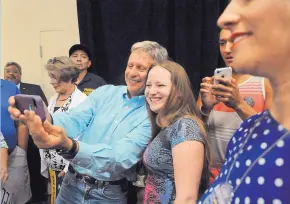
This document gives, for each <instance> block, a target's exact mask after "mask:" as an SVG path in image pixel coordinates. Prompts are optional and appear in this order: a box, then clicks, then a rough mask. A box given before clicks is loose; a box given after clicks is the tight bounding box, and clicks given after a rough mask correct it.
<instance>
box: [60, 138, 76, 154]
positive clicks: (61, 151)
mask: <svg viewBox="0 0 290 204" xmlns="http://www.w3.org/2000/svg"><path fill="white" fill-rule="evenodd" d="M69 139H70V140H71V141H72V144H73V145H72V148H71V149H70V150H64V149H58V150H56V152H57V153H58V154H59V155H60V156H62V157H63V158H65V159H73V158H74V157H75V156H76V154H77V142H76V141H75V140H74V139H71V138H69Z"/></svg>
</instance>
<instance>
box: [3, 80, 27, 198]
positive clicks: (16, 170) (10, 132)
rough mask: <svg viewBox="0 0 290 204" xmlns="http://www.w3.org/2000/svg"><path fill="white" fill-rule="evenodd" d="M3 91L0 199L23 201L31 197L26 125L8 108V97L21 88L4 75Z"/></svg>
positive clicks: (17, 92) (15, 93)
mask: <svg viewBox="0 0 290 204" xmlns="http://www.w3.org/2000/svg"><path fill="white" fill-rule="evenodd" d="M0 93H1V95H0V98H1V120H0V122H1V124H0V128H1V129H0V132H1V135H0V141H1V142H0V157H1V158H0V159H1V161H0V162H1V166H0V181H1V196H0V203H13V204H23V203H26V202H27V201H28V200H29V199H30V197H31V190H30V181H29V170H28V166H27V155H26V152H25V150H24V149H23V148H25V147H24V146H23V144H25V142H24V141H23V140H27V128H26V127H25V126H24V125H23V124H22V123H18V122H16V123H14V121H13V120H12V119H11V118H10V114H9V112H8V106H9V105H8V99H9V97H10V96H15V95H17V94H20V92H19V89H18V88H17V87H16V85H15V84H13V83H11V82H10V81H7V80H3V79H1V80H0Z"/></svg>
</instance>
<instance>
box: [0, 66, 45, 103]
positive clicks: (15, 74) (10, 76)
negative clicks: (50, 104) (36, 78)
mask: <svg viewBox="0 0 290 204" xmlns="http://www.w3.org/2000/svg"><path fill="white" fill-rule="evenodd" d="M21 77H22V68H21V66H20V65H19V64H18V63H16V62H7V63H6V65H5V67H4V79H5V80H8V81H11V82H13V83H14V84H16V86H17V87H18V89H19V90H20V92H21V93H22V94H28V95H38V96H40V97H41V98H42V100H43V101H44V103H45V104H46V105H47V99H46V97H45V95H44V93H43V91H42V89H41V87H40V86H39V85H36V84H29V83H24V82H22V81H21Z"/></svg>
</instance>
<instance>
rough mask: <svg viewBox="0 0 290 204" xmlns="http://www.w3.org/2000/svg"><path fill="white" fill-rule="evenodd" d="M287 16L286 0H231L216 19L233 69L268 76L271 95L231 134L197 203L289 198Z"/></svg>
mask: <svg viewBox="0 0 290 204" xmlns="http://www.w3.org/2000/svg"><path fill="white" fill-rule="evenodd" d="M289 19H290V1H289V0H275V1H273V0H251V1H249V0H232V1H231V2H230V4H229V5H228V7H227V8H226V10H225V11H224V13H223V14H222V16H221V17H220V19H219V21H218V24H219V26H220V27H222V28H223V29H228V30H230V31H231V32H232V35H231V39H230V40H231V41H232V42H233V46H232V54H233V57H234V62H233V66H232V67H233V69H234V70H235V71H236V72H238V73H243V74H251V75H258V76H263V77H268V78H269V80H270V82H271V84H272V86H273V93H274V100H273V103H272V105H271V106H270V108H269V110H266V111H264V112H262V113H260V114H258V115H255V116H252V117H250V118H248V119H247V120H245V121H244V123H243V124H242V125H241V126H240V128H239V129H238V130H237V132H236V133H235V134H234V135H233V137H232V138H231V141H230V142H229V144H228V148H227V154H226V158H225V163H224V165H223V167H222V169H221V173H220V175H219V176H218V178H217V180H216V181H215V182H214V183H213V185H212V186H211V187H210V188H209V189H208V191H207V192H206V193H205V195H204V196H203V197H202V198H201V200H200V202H199V203H204V204H207V203H210V204H212V203H245V204H248V203H258V204H263V203H267V204H268V203H273V204H279V203H290V177H289V172H290V159H289V149H290V132H289V128H290V108H289V101H290V91H289V90H290V80H289V78H290V71H289V69H290V60H289V53H290V20H289ZM220 81H223V80H220ZM212 89H215V90H216V89H218V86H216V85H213V86H212ZM229 91H230V88H229ZM215 95H216V96H217V98H223V97H224V96H225V95H221V94H219V93H218V91H216V94H215Z"/></svg>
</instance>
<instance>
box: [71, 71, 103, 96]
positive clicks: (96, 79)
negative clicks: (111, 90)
mask: <svg viewBox="0 0 290 204" xmlns="http://www.w3.org/2000/svg"><path fill="white" fill-rule="evenodd" d="M105 84H107V83H106V82H105V80H104V79H103V78H101V77H100V76H98V75H95V74H93V73H90V72H87V74H86V75H85V77H84V78H83V80H82V81H81V82H80V83H79V84H78V85H77V87H78V89H79V90H80V91H81V92H83V93H84V94H86V95H89V94H90V93H92V91H93V90H95V89H97V88H99V87H100V86H103V85H105Z"/></svg>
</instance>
